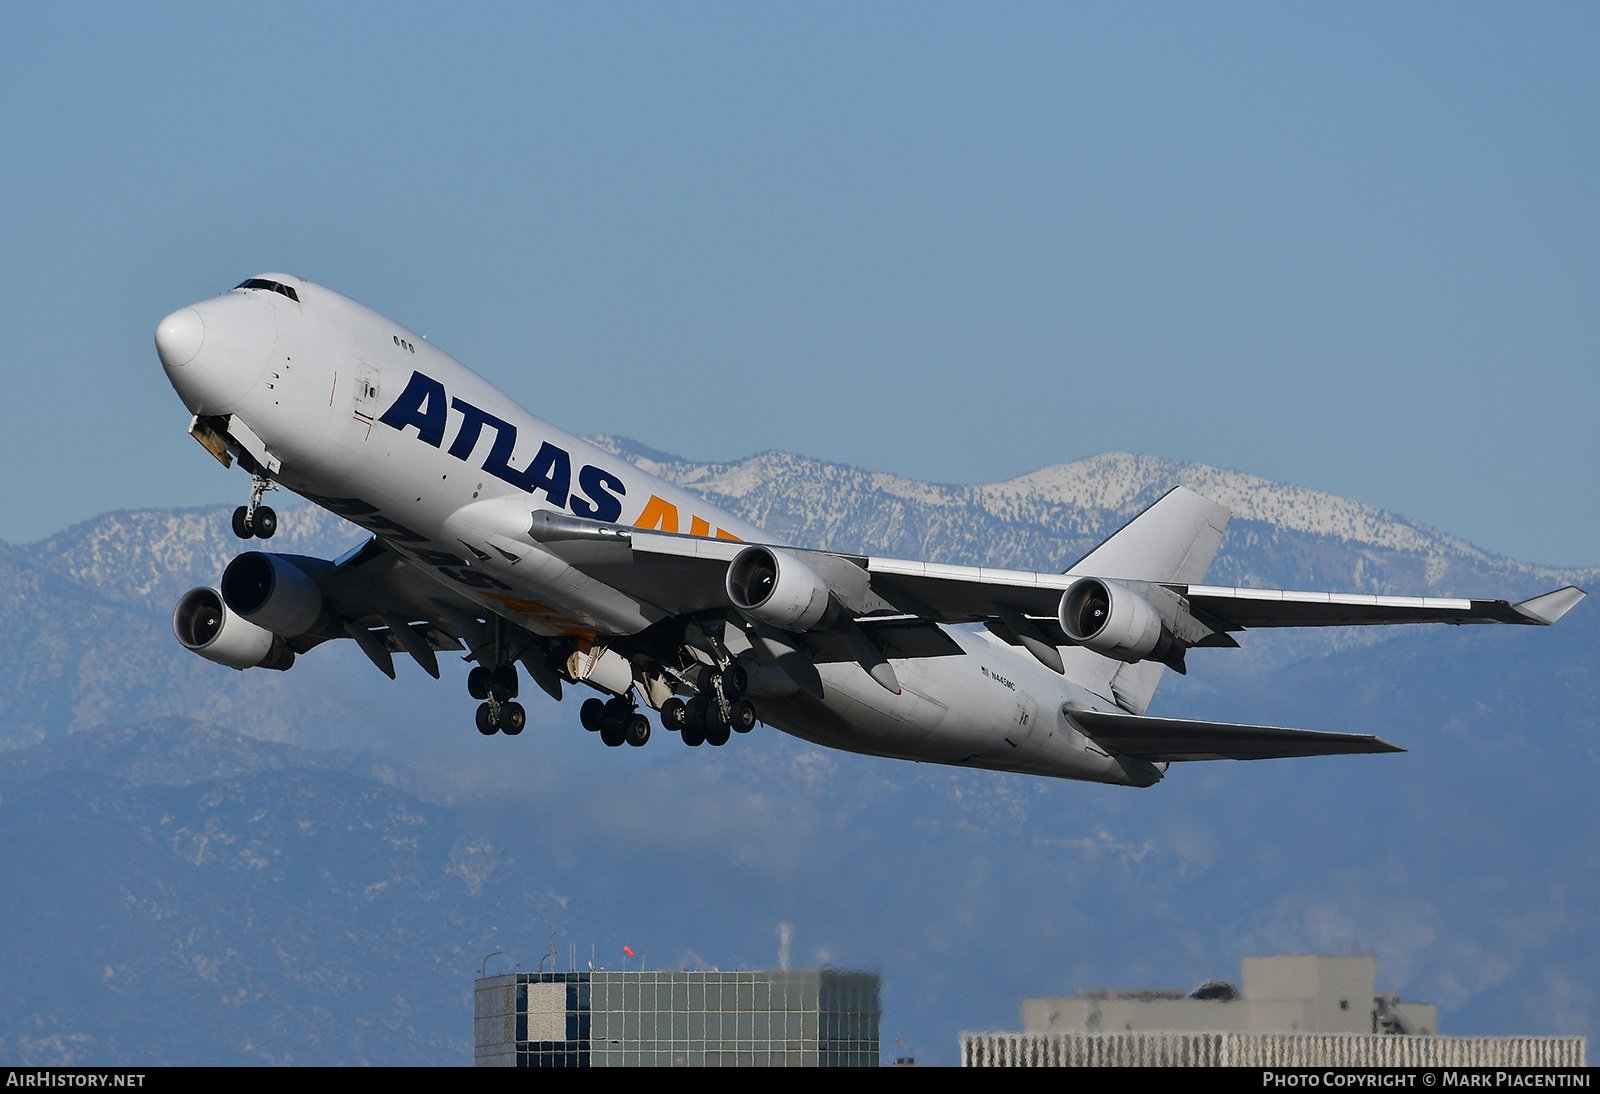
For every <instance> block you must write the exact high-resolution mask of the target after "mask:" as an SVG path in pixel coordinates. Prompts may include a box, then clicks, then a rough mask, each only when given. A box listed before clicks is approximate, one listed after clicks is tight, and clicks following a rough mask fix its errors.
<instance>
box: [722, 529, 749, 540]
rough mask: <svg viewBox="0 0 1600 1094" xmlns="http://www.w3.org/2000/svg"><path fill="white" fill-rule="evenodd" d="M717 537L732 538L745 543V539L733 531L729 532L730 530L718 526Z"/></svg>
mask: <svg viewBox="0 0 1600 1094" xmlns="http://www.w3.org/2000/svg"><path fill="white" fill-rule="evenodd" d="M717 538H718V539H731V540H733V542H735V543H743V542H744V540H742V539H740V538H739V537H738V536H736V535H734V534H733V533H732V532H729V531H727V530H726V529H723V528H718V529H717Z"/></svg>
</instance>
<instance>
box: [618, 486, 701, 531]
mask: <svg viewBox="0 0 1600 1094" xmlns="http://www.w3.org/2000/svg"><path fill="white" fill-rule="evenodd" d="M633 526H634V527H635V528H659V529H661V530H662V531H663V532H676V531H677V530H678V507H677V506H676V505H673V504H672V503H671V502H670V501H664V500H663V499H661V498H658V497H656V495H654V494H651V495H650V500H649V501H647V502H645V503H644V512H642V513H640V514H639V519H638V520H636V521H634V522H633ZM697 534H698V533H697Z"/></svg>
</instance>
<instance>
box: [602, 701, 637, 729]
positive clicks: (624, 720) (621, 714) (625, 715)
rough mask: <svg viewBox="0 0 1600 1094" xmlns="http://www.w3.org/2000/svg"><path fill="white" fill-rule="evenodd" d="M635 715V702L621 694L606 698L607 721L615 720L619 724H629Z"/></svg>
mask: <svg viewBox="0 0 1600 1094" xmlns="http://www.w3.org/2000/svg"><path fill="white" fill-rule="evenodd" d="M632 717H633V704H632V703H630V702H628V700H626V699H624V698H622V697H621V696H620V695H619V696H618V697H617V698H615V699H607V700H606V721H608V722H615V723H617V725H619V726H625V725H627V724H628V719H629V718H632Z"/></svg>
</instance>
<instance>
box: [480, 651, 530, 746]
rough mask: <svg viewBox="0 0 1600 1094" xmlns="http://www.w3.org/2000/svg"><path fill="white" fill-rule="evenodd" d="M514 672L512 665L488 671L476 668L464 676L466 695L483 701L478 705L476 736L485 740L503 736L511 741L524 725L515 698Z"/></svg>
mask: <svg viewBox="0 0 1600 1094" xmlns="http://www.w3.org/2000/svg"><path fill="white" fill-rule="evenodd" d="M517 692H518V686H517V669H516V666H515V665H501V666H500V667H499V668H495V669H490V668H488V667H486V666H484V665H476V666H474V667H473V669H472V671H471V672H469V673H467V694H468V695H470V696H472V697H473V698H474V699H481V700H483V702H482V703H480V704H479V705H478V732H479V733H481V734H483V735H484V736H485V737H492V736H494V735H495V734H496V733H504V734H505V735H506V736H507V737H515V736H516V735H517V734H519V733H521V732H522V731H523V729H524V728H525V727H526V726H527V724H528V712H527V711H526V710H524V709H523V707H522V704H521V703H518V702H514V700H515V699H516V697H517Z"/></svg>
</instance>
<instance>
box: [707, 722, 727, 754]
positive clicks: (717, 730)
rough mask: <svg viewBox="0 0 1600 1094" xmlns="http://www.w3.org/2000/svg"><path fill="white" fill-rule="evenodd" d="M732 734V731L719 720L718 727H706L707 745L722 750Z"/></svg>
mask: <svg viewBox="0 0 1600 1094" xmlns="http://www.w3.org/2000/svg"><path fill="white" fill-rule="evenodd" d="M731 734H732V730H730V729H729V728H728V727H727V726H725V725H723V724H722V722H721V721H720V720H719V721H718V722H717V724H716V725H708V726H706V744H708V745H716V746H717V747H718V748H721V747H722V746H723V745H725V744H727V743H728V737H729V736H730V735H731Z"/></svg>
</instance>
